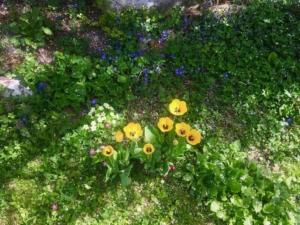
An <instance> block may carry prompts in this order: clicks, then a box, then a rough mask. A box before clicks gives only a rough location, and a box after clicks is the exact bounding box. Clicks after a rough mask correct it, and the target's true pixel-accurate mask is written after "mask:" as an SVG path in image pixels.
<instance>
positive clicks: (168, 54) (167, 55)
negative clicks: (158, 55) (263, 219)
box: [164, 53, 176, 59]
mask: <svg viewBox="0 0 300 225" xmlns="http://www.w3.org/2000/svg"><path fill="white" fill-rule="evenodd" d="M164 56H165V58H166V59H175V58H176V55H175V54H174V53H165V54H164Z"/></svg>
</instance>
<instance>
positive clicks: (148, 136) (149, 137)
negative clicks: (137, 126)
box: [144, 126, 159, 144]
mask: <svg viewBox="0 0 300 225" xmlns="http://www.w3.org/2000/svg"><path fill="white" fill-rule="evenodd" d="M158 139H159V133H158V131H157V130H156V129H155V128H154V127H153V126H146V127H145V137H144V142H145V143H152V144H155V143H157V142H158Z"/></svg>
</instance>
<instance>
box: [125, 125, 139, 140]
mask: <svg viewBox="0 0 300 225" xmlns="http://www.w3.org/2000/svg"><path fill="white" fill-rule="evenodd" d="M123 130H124V132H125V135H126V137H127V138H129V139H130V140H132V141H136V140H138V139H139V138H140V137H141V136H142V135H143V130H142V127H141V125H140V124H139V123H128V124H127V125H126V126H125V127H124V128H123Z"/></svg>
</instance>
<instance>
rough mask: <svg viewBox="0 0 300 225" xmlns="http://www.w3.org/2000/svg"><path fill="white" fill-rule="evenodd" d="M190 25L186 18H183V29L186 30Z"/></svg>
mask: <svg viewBox="0 0 300 225" xmlns="http://www.w3.org/2000/svg"><path fill="white" fill-rule="evenodd" d="M189 24H190V20H189V17H188V16H184V17H183V28H184V29H186V28H187V27H188V26H189Z"/></svg>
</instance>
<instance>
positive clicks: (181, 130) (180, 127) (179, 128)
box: [175, 122, 191, 137]
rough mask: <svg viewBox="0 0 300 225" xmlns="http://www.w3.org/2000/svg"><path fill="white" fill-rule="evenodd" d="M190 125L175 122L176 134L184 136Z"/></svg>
mask: <svg viewBox="0 0 300 225" xmlns="http://www.w3.org/2000/svg"><path fill="white" fill-rule="evenodd" d="M190 129H191V127H190V125H188V124H187V123H184V122H182V123H176V125H175V131H176V134H177V135H178V136H180V137H185V136H186V134H187V133H188V132H189V131H190Z"/></svg>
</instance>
